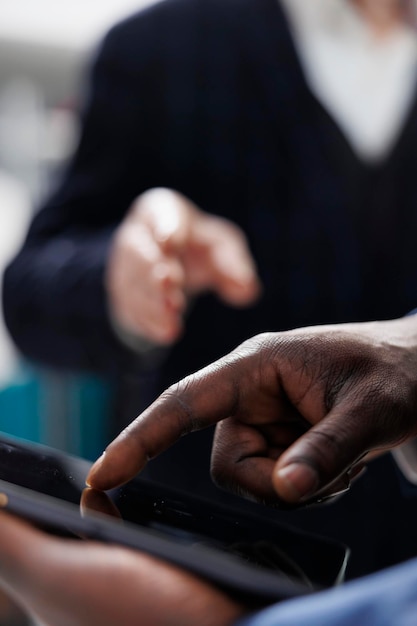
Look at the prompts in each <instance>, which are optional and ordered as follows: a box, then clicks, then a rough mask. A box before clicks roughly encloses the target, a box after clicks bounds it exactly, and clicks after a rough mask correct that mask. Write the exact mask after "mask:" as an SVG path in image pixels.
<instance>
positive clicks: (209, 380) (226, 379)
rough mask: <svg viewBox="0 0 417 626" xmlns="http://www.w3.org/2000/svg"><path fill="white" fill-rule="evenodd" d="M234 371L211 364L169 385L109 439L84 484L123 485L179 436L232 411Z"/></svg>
mask: <svg viewBox="0 0 417 626" xmlns="http://www.w3.org/2000/svg"><path fill="white" fill-rule="evenodd" d="M234 365H235V367H234ZM237 369H238V367H237V364H236V363H235V364H231V366H230V367H228V368H227V375H225V372H224V369H223V368H219V362H218V363H214V364H212V365H209V366H208V367H206V368H205V369H203V370H201V371H199V372H197V373H196V374H193V375H191V376H189V377H187V378H185V379H184V380H182V381H181V382H179V383H177V384H175V385H173V386H171V387H170V388H169V389H167V390H166V391H165V392H164V393H163V394H162V395H161V396H160V397H159V398H158V399H157V400H155V402H154V403H153V404H151V405H150V406H149V407H148V408H147V409H146V410H145V411H144V412H143V413H142V414H141V415H139V416H138V417H137V418H136V419H135V420H134V421H133V422H132V423H131V424H129V426H127V427H126V428H125V429H124V430H123V431H122V432H121V433H120V435H118V437H116V439H114V441H112V443H110V445H109V446H108V447H107V448H106V450H105V452H104V453H103V455H102V456H101V457H100V458H99V459H98V460H97V461H96V462H95V463H94V465H93V467H92V468H91V470H90V472H89V474H88V476H87V481H86V482H87V484H88V485H89V486H90V487H94V488H95V489H100V490H107V489H112V488H113V487H116V486H118V485H121V484H123V483H125V482H127V481H128V480H130V479H131V478H133V477H134V476H135V475H136V474H137V473H138V472H140V471H141V470H142V469H143V468H144V467H145V465H146V463H147V462H148V460H150V459H152V458H153V457H155V456H157V455H158V454H160V453H161V452H163V451H164V450H166V449H167V448H169V447H170V446H171V445H173V444H174V443H175V442H176V441H177V440H178V439H179V438H180V437H182V436H183V435H186V434H188V433H190V432H192V431H195V430H200V429H202V428H206V427H208V426H211V425H212V424H215V423H216V422H218V421H220V420H222V419H224V418H226V417H229V416H230V415H233V414H234V413H235V412H236V410H237V408H238V406H239V384H238V380H239V376H238V372H237Z"/></svg>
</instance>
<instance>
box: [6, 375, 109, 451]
mask: <svg viewBox="0 0 417 626" xmlns="http://www.w3.org/2000/svg"><path fill="white" fill-rule="evenodd" d="M113 394H114V392H113V388H112V386H111V385H109V384H108V383H107V382H106V381H104V380H102V379H100V378H98V377H96V376H90V375H73V374H64V373H61V372H56V371H50V370H45V369H38V368H34V367H32V366H30V365H27V364H22V365H21V367H20V368H19V370H18V371H17V372H16V375H15V376H14V378H13V380H12V381H10V383H9V384H8V385H6V386H4V387H3V388H2V389H0V430H1V431H3V432H5V433H8V434H10V435H13V436H16V437H20V438H23V439H28V440H30V441H35V442H37V443H42V444H45V445H48V446H52V447H54V448H58V449H60V450H64V451H65V452H68V453H70V454H75V455H77V456H81V457H83V458H85V459H89V460H95V459H96V458H97V457H98V456H99V455H100V454H101V452H102V451H103V449H104V448H105V447H106V445H107V444H108V442H109V437H110V435H109V433H110V426H109V425H110V416H111V410H112V406H113Z"/></svg>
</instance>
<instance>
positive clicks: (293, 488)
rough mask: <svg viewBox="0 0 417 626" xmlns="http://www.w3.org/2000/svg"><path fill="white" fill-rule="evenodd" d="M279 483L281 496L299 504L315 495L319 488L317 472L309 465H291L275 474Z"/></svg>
mask: <svg viewBox="0 0 417 626" xmlns="http://www.w3.org/2000/svg"><path fill="white" fill-rule="evenodd" d="M277 480H278V481H279V494H280V495H282V496H283V497H284V498H285V499H286V500H288V501H290V502H298V501H299V500H301V499H304V498H308V497H309V496H311V495H312V494H313V493H315V492H316V491H317V489H318V487H319V477H318V475H317V472H316V471H315V470H314V469H313V468H312V467H311V466H310V465H307V464H301V463H290V465H287V466H286V467H282V468H281V469H279V470H278V471H277V472H276V474H275V482H276V481H277Z"/></svg>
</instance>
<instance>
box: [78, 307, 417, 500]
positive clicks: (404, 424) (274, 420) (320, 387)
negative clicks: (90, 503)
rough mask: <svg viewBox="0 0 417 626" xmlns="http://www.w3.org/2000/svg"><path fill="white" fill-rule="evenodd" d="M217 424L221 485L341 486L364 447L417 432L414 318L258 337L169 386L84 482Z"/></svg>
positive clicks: (298, 489)
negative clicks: (192, 432)
mask: <svg viewBox="0 0 417 626" xmlns="http://www.w3.org/2000/svg"><path fill="white" fill-rule="evenodd" d="M216 423H218V425H217V429H216V435H215V441H214V447H213V454H212V474H213V477H214V479H215V481H216V482H217V483H219V484H220V485H222V486H224V487H226V488H228V489H231V490H233V491H235V492H238V493H241V494H246V495H249V496H251V497H253V498H256V499H258V500H260V501H264V502H271V503H273V502H276V501H284V502H288V503H300V502H306V501H308V500H310V499H314V498H318V497H320V495H321V494H327V493H331V492H332V491H337V490H339V488H340V485H343V484H345V485H346V484H347V483H348V482H349V480H350V478H351V477H352V475H355V474H357V473H358V471H359V470H360V468H361V467H362V466H363V463H364V462H365V461H366V459H367V455H368V456H369V455H374V454H376V453H379V452H380V451H383V450H386V449H390V448H392V447H394V446H397V445H399V444H400V443H402V442H404V441H406V440H407V439H409V438H411V437H413V436H414V435H415V434H416V433H417V317H416V316H415V315H413V316H409V317H405V318H401V319H398V320H390V321H384V322H369V323H358V324H343V325H334V326H317V327H311V328H304V329H298V330H294V331H288V332H282V333H266V334H262V335H258V336H256V337H254V338H252V339H250V340H248V341H246V342H245V343H243V344H241V345H240V346H239V347H238V348H236V349H235V350H234V351H233V352H231V353H230V354H229V355H227V356H225V357H224V358H222V359H220V360H218V361H217V362H215V363H213V364H211V365H209V366H208V367H206V368H204V369H202V370H200V371H199V372H197V373H195V374H193V375H191V376H189V377H187V378H185V379H184V380H182V381H180V382H179V383H177V384H175V385H173V386H172V387H170V388H169V389H167V390H166V391H165V392H164V393H163V394H162V395H161V396H160V397H159V398H158V399H157V400H156V401H155V402H154V403H153V404H152V405H151V406H150V407H149V408H148V409H147V410H146V411H144V412H143V413H142V414H141V415H139V417H137V418H136V420H134V421H133V422H132V423H131V424H130V425H129V426H128V427H127V428H126V429H125V430H124V431H123V432H122V433H121V434H120V435H119V436H118V437H117V438H116V439H115V440H114V441H113V442H112V443H111V444H110V445H109V446H108V448H107V450H106V451H105V453H104V455H103V456H102V457H100V459H99V460H98V461H96V463H95V464H94V466H93V468H92V470H91V472H90V474H89V476H88V479H87V482H88V484H89V485H91V486H93V487H95V488H97V489H102V490H106V489H110V488H112V487H115V486H116V485H119V484H122V483H124V482H126V481H128V480H129V479H131V478H132V477H133V476H135V474H137V473H138V472H140V470H141V469H142V468H143V467H144V466H145V464H146V463H147V462H148V460H149V459H152V458H153V457H155V456H156V455H158V454H160V453H161V452H163V451H164V450H165V449H167V448H168V447H169V446H171V445H173V444H174V443H175V442H176V441H177V440H178V438H179V437H181V436H183V435H185V434H187V433H189V432H191V431H194V430H198V429H201V428H204V427H206V426H209V425H212V424H216ZM190 470H191V471H192V468H190Z"/></svg>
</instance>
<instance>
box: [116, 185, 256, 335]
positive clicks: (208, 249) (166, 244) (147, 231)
mask: <svg viewBox="0 0 417 626" xmlns="http://www.w3.org/2000/svg"><path fill="white" fill-rule="evenodd" d="M105 280H106V289H107V294H108V299H109V308H110V311H111V314H112V317H113V319H114V320H115V321H116V323H117V324H118V325H120V327H121V328H123V329H124V330H126V331H128V332H130V333H133V334H134V335H139V336H141V337H143V338H146V339H148V340H150V341H152V342H155V343H156V344H161V345H167V344H171V343H172V342H174V341H176V340H177V339H178V338H179V336H180V335H181V332H182V329H183V323H184V314H185V312H186V308H187V302H188V299H189V298H190V297H193V296H195V295H198V294H199V293H201V292H203V291H207V290H211V291H213V292H214V293H216V294H217V295H218V296H219V297H220V298H222V299H223V300H224V301H225V302H226V303H228V304H230V305H232V306H238V307H239V306H247V305H249V304H251V303H252V302H254V301H255V300H256V299H257V297H258V296H259V293H260V283H259V280H258V278H257V274H256V269H255V263H254V261H253V259H252V256H251V253H250V251H249V248H248V244H247V242H246V239H245V236H244V234H243V232H242V231H241V230H240V229H239V228H238V227H237V226H236V225H234V224H232V223H231V222H230V221H228V220H225V219H223V218H220V217H216V216H214V215H210V214H208V213H204V212H203V211H201V210H200V209H198V208H197V207H196V206H195V205H194V204H192V203H191V202H190V201H189V200H187V198H185V197H184V196H182V195H181V194H179V193H177V192H175V191H172V190H169V189H153V190H150V191H148V192H146V193H144V194H142V195H141V196H139V198H137V200H136V201H135V202H134V204H133V206H132V207H131V209H130V211H129V212H128V214H127V216H126V218H125V219H124V220H123V222H122V224H121V225H120V226H119V228H118V229H117V231H116V233H115V236H114V239H113V244H112V247H111V250H110V254H109V259H108V264H107V271H106V279H105Z"/></svg>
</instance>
